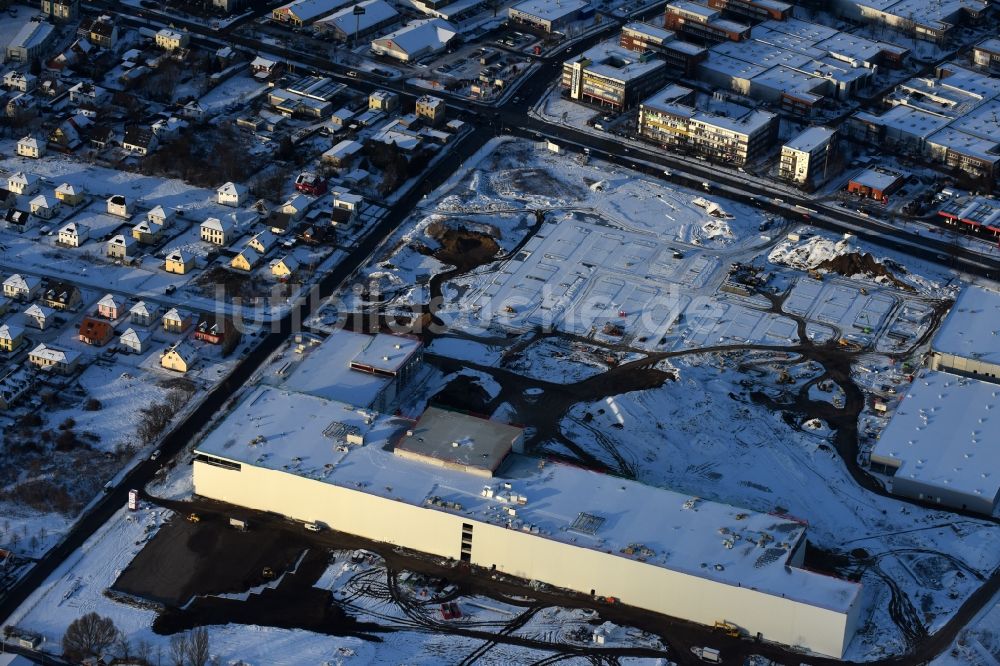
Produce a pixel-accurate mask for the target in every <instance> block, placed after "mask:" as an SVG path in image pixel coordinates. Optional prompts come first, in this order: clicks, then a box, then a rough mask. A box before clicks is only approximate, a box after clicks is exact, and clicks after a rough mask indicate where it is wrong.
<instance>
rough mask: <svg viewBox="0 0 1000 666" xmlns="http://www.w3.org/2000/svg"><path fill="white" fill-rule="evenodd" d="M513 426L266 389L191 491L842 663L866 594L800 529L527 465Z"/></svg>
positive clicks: (204, 446)
mask: <svg viewBox="0 0 1000 666" xmlns="http://www.w3.org/2000/svg"><path fill="white" fill-rule="evenodd" d="M248 424H252V426H251V427H249V428H248ZM425 425H426V427H424V426H425ZM518 430H519V429H518V428H514V427H512V426H509V425H506V424H500V423H495V422H492V421H485V420H482V419H478V418H475V417H470V416H465V415H461V414H455V413H446V412H443V411H441V410H432V411H429V412H428V413H427V414H425V416H424V417H423V418H422V419H421V420H420V421H418V423H417V424H416V425H408V424H407V423H406V422H401V421H400V420H399V419H398V418H393V417H382V416H379V415H375V414H371V413H369V412H365V411H360V410H358V409H357V408H355V407H354V406H350V405H347V404H343V403H340V402H336V401H330V400H327V399H323V398H319V397H316V396H310V395H303V394H301V393H294V392H291V391H287V390H282V389H278V388H272V387H260V388H258V389H256V390H254V391H252V392H251V393H250V394H249V395H248V396H247V397H246V399H244V400H243V401H242V402H241V403H240V404H239V405H238V406H237V407H236V408H235V409H234V411H233V412H232V413H230V414H229V415H228V416H227V418H226V419H225V420H224V421H223V422H222V423H221V424H220V426H219V427H218V428H217V429H216V430H215V431H213V432H212V433H210V434H209V435H208V436H207V437H206V438H205V439H204V440H203V441H202V442H200V443H199V444H198V445H197V446H196V448H195V461H194V464H193V476H194V492H195V493H197V494H198V495H201V496H203V497H209V498H213V499H217V500H220V501H224V502H229V503H232V504H237V505H240V506H246V507H250V508H253V509H257V510H262V511H272V512H276V513H279V514H281V515H284V516H288V517H289V518H292V519H294V520H301V521H305V522H311V523H318V524H322V525H325V526H327V527H329V528H331V529H335V530H338V531H342V532H346V533H349V534H355V535H358V536H361V537H363V538H366V539H370V540H373V541H377V542H382V543H386V544H389V545H391V546H395V547H401V548H406V549H410V550H414V551H419V552H423V553H428V554H431V555H434V556H436V557H441V558H448V559H451V560H454V561H460V562H465V563H467V564H469V565H471V566H475V567H479V568H482V569H484V570H486V571H496V572H499V573H503V574H507V575H511V576H516V577H519V578H522V579H525V580H535V581H541V582H544V583H546V584H549V585H552V586H555V587H559V588H566V589H570V590H574V591H577V592H580V593H583V594H589V595H592V596H595V597H596V596H603V597H613V598H615V599H617V600H618V601H619V602H620V603H622V604H627V605H630V606H634V607H637V608H642V609H646V610H649V611H652V612H655V613H661V614H664V615H669V616H673V617H677V618H682V619H685V620H689V621H693V622H699V623H702V624H707V625H712V624H713V623H714V622H715V621H717V620H720V619H722V618H725V619H726V620H727V621H729V622H732V623H733V624H736V625H737V626H739V627H740V628H741V629H743V630H745V631H746V632H748V633H749V634H750V635H751V636H754V635H758V634H759V635H760V637H761V638H763V639H765V640H770V641H777V642H780V643H785V644H790V645H797V646H802V647H804V648H806V649H810V650H813V651H815V652H818V653H821V654H825V655H831V656H834V657H840V656H842V654H843V653H844V649H845V647H846V646H847V644H848V643H849V642H850V640H851V637H852V635H853V633H854V630H855V626H856V623H857V620H858V611H859V607H860V603H859V600H860V590H861V586H860V585H859V584H856V583H851V582H847V581H843V580H839V579H836V578H832V577H829V576H825V575H822V574H817V573H813V572H811V571H807V570H805V569H803V568H801V564H802V559H803V554H804V550H805V542H806V537H805V535H806V527H805V525H803V524H802V523H799V522H795V521H792V520H789V519H786V518H781V517H777V516H774V515H768V514H762V513H755V512H753V511H748V510H743V509H737V508H735V507H731V506H728V505H725V504H719V503H715V502H710V501H705V500H701V499H698V498H694V497H690V496H687V495H682V494H679V493H675V492H671V491H669V490H664V489H660V488H653V487H650V486H644V485H642V484H640V483H637V482H635V481H629V480H626V479H621V478H618V477H611V476H607V475H604V474H600V473H597V472H593V471H588V470H585V469H581V468H578V467H574V466H570V465H563V464H559V463H548V462H544V461H539V460H537V459H534V458H530V457H526V456H523V455H520V454H518V453H516V452H515V451H514V450H513V449H514V447H515V446H516V443H517V440H518V439H519V433H518V432H517V431H518ZM421 440H422V441H421ZM484 455H485V457H483V456H484Z"/></svg>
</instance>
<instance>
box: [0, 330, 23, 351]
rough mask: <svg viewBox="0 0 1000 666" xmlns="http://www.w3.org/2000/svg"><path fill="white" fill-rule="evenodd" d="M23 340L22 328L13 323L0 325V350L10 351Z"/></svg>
mask: <svg viewBox="0 0 1000 666" xmlns="http://www.w3.org/2000/svg"><path fill="white" fill-rule="evenodd" d="M22 340H24V329H23V328H21V327H20V326H15V325H14V324H4V325H3V326H0V351H5V352H11V351H14V350H15V349H17V348H18V347H19V346H20V345H21V341H22Z"/></svg>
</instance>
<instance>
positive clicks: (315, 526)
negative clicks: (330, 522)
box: [303, 523, 323, 532]
mask: <svg viewBox="0 0 1000 666" xmlns="http://www.w3.org/2000/svg"><path fill="white" fill-rule="evenodd" d="M303 527H305V528H306V529H307V530H309V531H310V532H322V531H323V528H322V527H320V526H319V524H317V523H306V524H305V525H303Z"/></svg>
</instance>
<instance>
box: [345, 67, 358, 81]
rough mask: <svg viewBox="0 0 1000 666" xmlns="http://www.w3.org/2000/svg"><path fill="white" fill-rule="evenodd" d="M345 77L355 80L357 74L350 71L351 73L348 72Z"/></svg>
mask: <svg viewBox="0 0 1000 666" xmlns="http://www.w3.org/2000/svg"><path fill="white" fill-rule="evenodd" d="M347 75H348V76H349V77H351V78H352V79H356V78H358V73H357V72H356V71H355V70H353V69H352V70H351V71H349V72H348V73H347Z"/></svg>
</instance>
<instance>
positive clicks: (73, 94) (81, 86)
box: [69, 81, 111, 109]
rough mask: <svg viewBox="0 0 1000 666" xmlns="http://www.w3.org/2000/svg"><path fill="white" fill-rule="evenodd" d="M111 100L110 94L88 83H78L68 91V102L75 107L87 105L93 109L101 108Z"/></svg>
mask: <svg viewBox="0 0 1000 666" xmlns="http://www.w3.org/2000/svg"><path fill="white" fill-rule="evenodd" d="M110 98H111V93H109V92H108V91H107V90H105V89H104V88H102V87H101V86H95V85H94V84H93V83H90V82H88V81H79V82H77V83H75V84H73V85H72V86H71V87H70V89H69V101H70V102H71V103H73V104H77V105H84V104H85V105H88V106H92V107H94V108H95V109H97V108H100V107H101V106H103V105H104V104H105V103H106V102H107V101H108V100H109V99H110Z"/></svg>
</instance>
